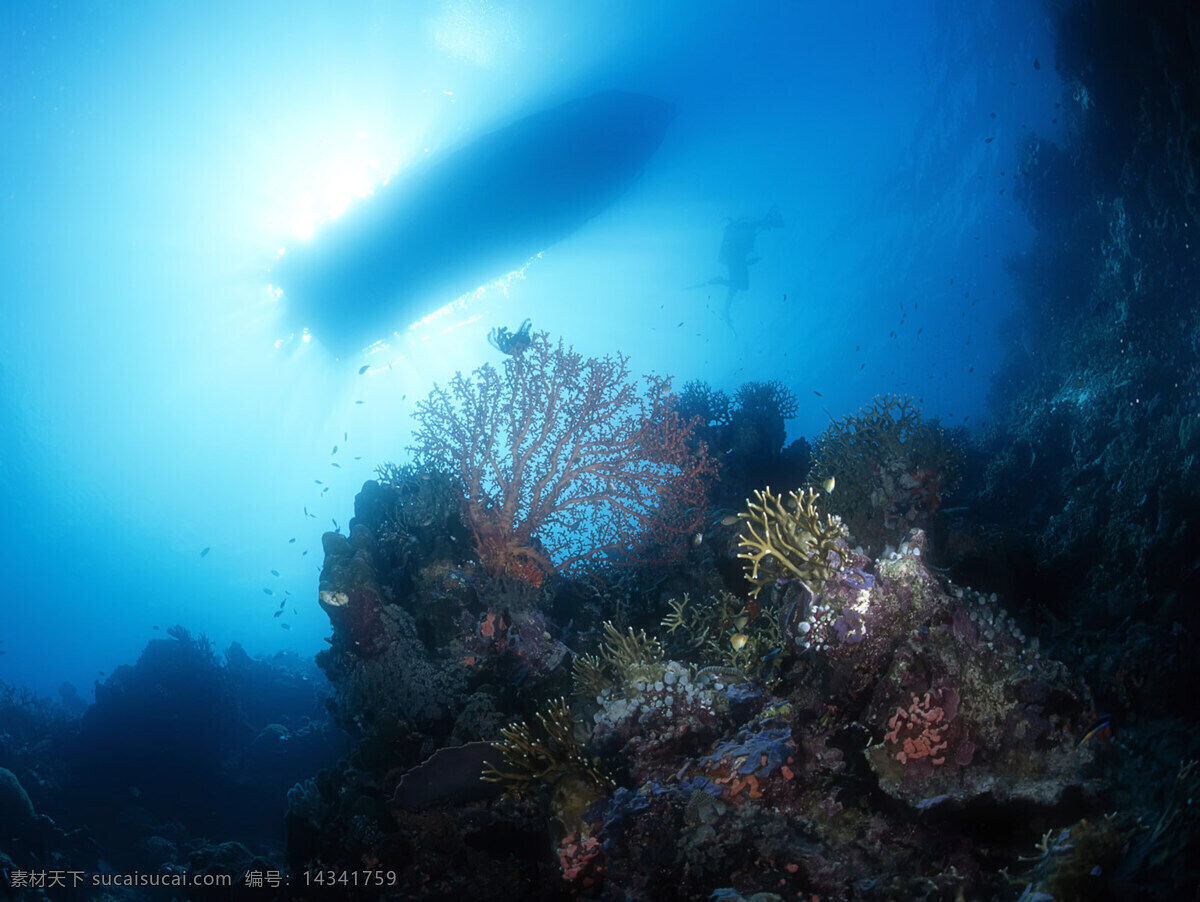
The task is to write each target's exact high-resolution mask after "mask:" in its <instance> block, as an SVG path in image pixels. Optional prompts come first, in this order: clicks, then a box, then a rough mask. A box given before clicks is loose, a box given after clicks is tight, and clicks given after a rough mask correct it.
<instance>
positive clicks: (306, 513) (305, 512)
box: [304, 507, 308, 517]
mask: <svg viewBox="0 0 1200 902" xmlns="http://www.w3.org/2000/svg"><path fill="white" fill-rule="evenodd" d="M304 516H306V517H307V516H308V508H307V507H306V508H305V509H304Z"/></svg>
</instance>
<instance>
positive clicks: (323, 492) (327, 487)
mask: <svg viewBox="0 0 1200 902" xmlns="http://www.w3.org/2000/svg"><path fill="white" fill-rule="evenodd" d="M328 491H329V486H325V488H323V489H321V494H322V495H324V494H325V493H326V492H328ZM313 519H314V520H315V519H317V515H316V514H313Z"/></svg>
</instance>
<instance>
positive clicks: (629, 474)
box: [413, 332, 715, 585]
mask: <svg viewBox="0 0 1200 902" xmlns="http://www.w3.org/2000/svg"><path fill="white" fill-rule="evenodd" d="M646 383H647V385H646V389H645V391H644V392H639V389H638V385H637V383H636V381H634V380H633V379H631V378H630V375H629V366H628V361H627V360H626V359H625V358H624V357H620V356H617V357H604V358H599V359H597V358H589V359H584V357H583V356H582V355H580V354H578V353H576V352H575V351H573V350H572V349H571V348H568V347H566V346H565V345H564V344H563V343H562V342H559V343H558V344H557V345H554V344H552V343H551V341H550V338H549V336H548V335H546V334H545V333H544V332H543V333H538V334H537V335H535V336H533V339H532V341H531V343H530V345H529V347H527V348H526V349H525V350H524V351H522V352H521V353H520V354H518V355H516V356H512V357H509V358H508V359H507V360H505V361H504V368H503V371H502V372H501V371H497V370H496V369H495V368H494V367H491V366H486V365H485V366H482V367H480V368H479V369H477V370H476V371H475V373H474V374H473V376H472V377H467V376H464V375H462V374H461V373H459V374H457V375H456V376H455V377H454V378H453V379H452V380H451V381H450V384H449V386H448V387H445V388H442V387H440V386H439V387H435V388H434V390H433V392H432V393H431V394H430V395H429V398H428V399H427V400H425V401H422V402H420V403H419V404H418V405H417V409H416V412H415V419H416V421H417V429H416V431H415V432H414V435H413V439H414V448H413V450H415V451H416V452H417V455H418V458H419V459H420V461H421V463H422V464H423V465H425V466H427V467H432V468H433V469H436V470H440V471H444V472H449V473H453V474H454V475H455V476H457V477H458V479H459V481H460V483H461V486H462V492H463V497H462V500H463V510H464V516H465V519H466V520H467V523H468V525H469V526H470V527H471V531H472V532H473V534H474V537H475V546H476V549H477V551H478V553H479V556H480V560H481V562H482V563H483V564H484V566H485V567H486V568H487V570H488V572H489V573H490V574H492V575H493V576H498V575H501V574H507V575H509V576H516V577H518V578H521V579H524V580H526V581H528V582H530V583H533V584H535V585H536V584H540V582H541V580H542V577H543V576H545V574H547V573H551V572H556V571H557V572H570V571H573V570H576V569H580V568H584V567H586V566H588V565H593V564H597V563H601V562H609V563H612V562H615V561H626V560H642V561H644V560H646V559H647V557H648V556H649V557H650V559H653V558H654V557H657V558H659V559H670V558H672V557H675V556H678V555H681V554H682V553H683V551H684V550H686V544H685V542H684V539H685V538H686V537H688V536H690V535H691V534H692V533H694V532H695V530H696V528H697V526H698V525H699V523H700V522H701V520H702V519H703V517H704V515H705V506H706V494H707V490H708V484H709V482H710V481H711V479H712V478H713V475H714V473H715V464H714V463H713V462H712V460H711V459H710V458H709V457H708V455H707V452H706V450H705V448H704V446H703V444H702V443H701V444H700V446H699V447H696V446H695V442H694V439H693V428H694V425H693V424H692V423H691V422H688V421H685V420H684V419H683V418H682V417H681V416H680V415H679V413H678V406H677V400H676V397H675V395H673V394H672V393H671V392H670V385H669V381H668V380H666V379H662V378H655V377H647V379H646Z"/></svg>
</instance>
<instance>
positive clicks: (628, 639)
mask: <svg viewBox="0 0 1200 902" xmlns="http://www.w3.org/2000/svg"><path fill="white" fill-rule="evenodd" d="M604 635H605V637H606V638H605V641H604V644H603V645H602V646H600V654H599V656H596V655H581V656H580V657H578V658H576V659H575V664H574V666H573V668H572V676H573V677H574V681H575V693H576V694H577V695H581V696H584V697H587V698H594V697H595V696H597V695H599V694H600V693H601V692H603V691H604V690H605V689H609V688H611V687H617V689H618V691H624V690H626V689H627V688H628V687H629V686H632V685H633V684H634V683H636V682H637V681H638V680H649V681H650V682H654V681H655V680H657V679H659V678H660V677H661V676H662V674H663V671H664V670H665V669H666V664H665V663H664V662H663V647H662V643H661V642H659V641H658V640H657V639H655V638H653V637H652V636H647V635H646V631H645V630H638V631H637V632H636V633H635V632H634V631H633V627H629V628H628V629H627V630H626V632H624V633H622V632H621V631H620V630H619V629H617V628H616V627H615V626H613V624H612V621H609V620H606V621H605V622H604Z"/></svg>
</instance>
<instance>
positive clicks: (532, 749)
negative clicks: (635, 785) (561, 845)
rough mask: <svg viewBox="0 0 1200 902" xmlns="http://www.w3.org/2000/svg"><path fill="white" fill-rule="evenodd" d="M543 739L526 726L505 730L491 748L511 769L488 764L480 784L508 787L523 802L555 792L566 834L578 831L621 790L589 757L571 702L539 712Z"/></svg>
mask: <svg viewBox="0 0 1200 902" xmlns="http://www.w3.org/2000/svg"><path fill="white" fill-rule="evenodd" d="M537 719H538V723H540V724H541V726H542V729H541V732H542V733H543V734H544V735H542V736H538V735H535V733H534V731H533V730H532V729H530V727H529V725H528V724H526V723H525V722H524V721H521V722H519V723H515V724H511V725H510V726H507V727H505V728H504V729H503V730H501V731H500V735H501V736H502V737H503V738H501V739H500V740H498V741H496V742H493V743H492V745H493V746H494V747H495V748H496V749H498V750H499V751H500V752H501V754H503V756H504V761H505V764H506V765H507V768H506V769H504V770H501V769H500V768H499V767H496V766H495V765H494V764H492V763H491V762H488V763H486V764H485V765H484V770H483V774H482V776H481V779H482V780H484V781H485V782H488V783H503V784H504V789H505V792H506V793H507V794H508V795H511V796H514V797H519V796H521V795H522V794H523V793H525V792H526V791H527V790H529V789H530V788H531V787H532V786H534V785H544V786H547V787H549V788H550V789H551V791H552V796H551V802H550V804H551V808H552V810H553V812H554V816H555V817H557V818H558V820H559V822H560V823H561V824H562V825H563V827H564V829H567V830H572V829H576V830H577V829H579V827H580V825H581V822H582V819H583V813H584V812H585V811H587V809H588V808H589V807H591V805H592V804H593V803H594V802H596V801H597V800H598V799H600V798H602V797H604V796H605V795H607V794H608V793H609V792H611V791H612V789H613V787H614V786H615V785H616V784H615V783H614V782H613V780H612V778H611V777H609V776H608V774H606V773H605V772H604V771H603V770H602V769H601V768H600V763H599V761H598V760H594V759H591V758H588V756H587V753H586V752H585V751H584V748H583V746H582V745H581V744H580V743H579V740H578V739H576V738H575V722H574V721H573V720H572V718H571V709H570V707H568V705H567V702H566V699H562V698H560V699H559V700H558V701H556V702H551V703H550V707H549V709H548V710H547V711H546V712H545V713H541V712H539V713H538V715H537Z"/></svg>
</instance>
